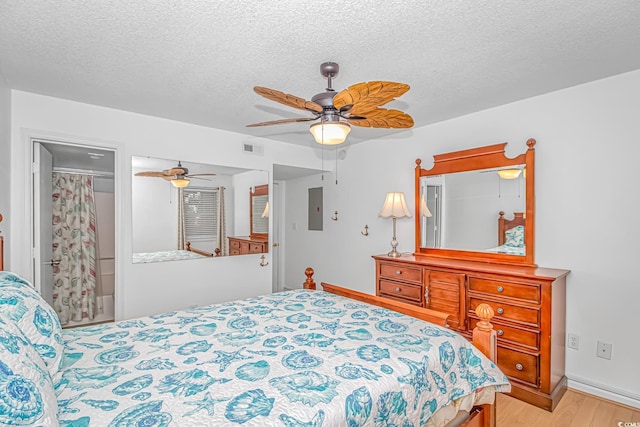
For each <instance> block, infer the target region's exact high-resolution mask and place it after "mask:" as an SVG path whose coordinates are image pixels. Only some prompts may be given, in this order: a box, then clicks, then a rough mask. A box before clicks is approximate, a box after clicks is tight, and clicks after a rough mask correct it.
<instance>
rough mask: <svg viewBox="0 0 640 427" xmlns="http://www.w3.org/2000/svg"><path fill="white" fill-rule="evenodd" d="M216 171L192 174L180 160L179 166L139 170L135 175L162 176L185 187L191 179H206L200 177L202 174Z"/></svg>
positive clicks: (180, 186)
mask: <svg viewBox="0 0 640 427" xmlns="http://www.w3.org/2000/svg"><path fill="white" fill-rule="evenodd" d="M214 175H215V173H194V174H190V173H189V169H187V168H185V167H183V166H182V163H181V162H178V166H176V167H175V168H171V169H165V170H163V171H146V172H138V173H137V174H135V176H150V177H154V178H162V179H164V180H165V181H171V184H173V186H174V187H177V188H184V187H186V186H188V185H189V182H190V179H191V178H195V179H206V178H200V177H201V176H214Z"/></svg>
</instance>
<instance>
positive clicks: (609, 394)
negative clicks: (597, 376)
mask: <svg viewBox="0 0 640 427" xmlns="http://www.w3.org/2000/svg"><path fill="white" fill-rule="evenodd" d="M567 378H568V379H569V382H568V386H569V388H572V389H574V390H578V391H582V392H584V393H588V394H592V395H594V396H598V397H601V398H603V399H607V400H611V401H613V402H618V403H621V404H623V405H627V406H631V407H634V408H638V409H640V395H638V394H635V393H632V392H630V391H627V390H622V389H619V388H616V387H611V386H609V385H606V384H600V383H598V382H595V381H592V380H589V379H587V378H582V377H578V376H575V375H567Z"/></svg>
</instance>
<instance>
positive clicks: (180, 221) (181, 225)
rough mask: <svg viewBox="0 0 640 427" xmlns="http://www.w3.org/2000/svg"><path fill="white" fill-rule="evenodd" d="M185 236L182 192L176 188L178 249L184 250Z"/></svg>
mask: <svg viewBox="0 0 640 427" xmlns="http://www.w3.org/2000/svg"><path fill="white" fill-rule="evenodd" d="M186 234H187V230H186V226H185V222H184V191H182V188H178V249H180V250H184V249H185V246H186V243H187V242H186V241H185V235H186Z"/></svg>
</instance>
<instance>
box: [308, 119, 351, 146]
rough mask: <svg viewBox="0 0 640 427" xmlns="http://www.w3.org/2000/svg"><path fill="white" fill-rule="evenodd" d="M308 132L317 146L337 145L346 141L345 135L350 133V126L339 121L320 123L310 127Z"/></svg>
mask: <svg viewBox="0 0 640 427" xmlns="http://www.w3.org/2000/svg"><path fill="white" fill-rule="evenodd" d="M309 132H311V135H313V138H314V139H315V140H316V142H317V143H318V144H322V145H338V144H342V143H343V142H344V141H345V140H346V139H347V135H349V132H351V126H350V125H349V123H345V122H340V121H334V122H321V123H315V124H313V125H311V127H309Z"/></svg>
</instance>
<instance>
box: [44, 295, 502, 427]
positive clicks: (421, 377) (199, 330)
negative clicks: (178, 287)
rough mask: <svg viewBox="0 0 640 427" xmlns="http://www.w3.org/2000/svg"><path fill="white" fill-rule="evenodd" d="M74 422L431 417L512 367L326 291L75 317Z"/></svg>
mask: <svg viewBox="0 0 640 427" xmlns="http://www.w3.org/2000/svg"><path fill="white" fill-rule="evenodd" d="M63 343H64V347H65V352H64V359H63V368H62V376H61V378H60V379H59V380H58V382H57V384H56V391H57V393H58V405H59V419H60V424H61V425H62V426H86V425H91V426H133V425H145V426H168V425H172V426H226V425H229V426H235V425H244V426H300V427H302V426H309V427H311V426H325V427H333V426H342V425H345V426H347V425H348V426H383V425H384V426H386V425H396V426H405V427H408V426H419V425H422V424H423V423H424V422H425V421H426V420H427V419H429V417H430V416H431V414H433V413H434V412H435V411H436V410H437V409H439V408H441V407H443V406H445V405H447V404H448V403H449V402H451V401H453V400H454V399H457V398H459V397H461V396H465V395H469V394H472V393H473V392H474V391H475V390H477V389H479V388H483V387H487V386H496V387H495V388H496V391H506V390H508V389H509V385H508V381H507V378H506V377H505V376H504V374H503V373H502V372H500V371H499V370H498V368H497V367H496V366H495V365H494V364H493V363H491V362H490V361H489V360H488V359H486V358H485V357H484V356H483V355H482V354H481V353H480V352H479V351H478V350H476V349H475V348H474V347H472V346H471V344H470V343H469V342H468V341H466V340H465V339H464V338H462V337H461V336H459V335H458V334H455V333H453V332H451V331H449V330H447V329H443V328H440V327H436V326H434V325H431V324H429V323H425V322H423V321H420V320H417V319H413V318H411V317H407V316H404V315H400V314H397V313H395V312H392V311H389V310H386V309H382V308H377V307H374V306H371V305H368V304H364V303H361V302H357V301H354V300H350V299H347V298H343V297H339V296H336V295H333V294H329V293H325V292H320V291H305V290H300V291H291V292H282V293H276V294H271V295H267V296H261V297H256V298H251V299H246V300H241V301H234V302H233V303H226V304H221V305H214V306H207V307H201V308H195V309H191V310H188V311H178V312H171V313H166V314H161V315H157V316H150V317H145V318H140V319H137V320H129V321H122V322H117V323H113V324H104V325H97V326H90V327H85V328H77V329H71V330H66V331H64V334H63Z"/></svg>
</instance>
